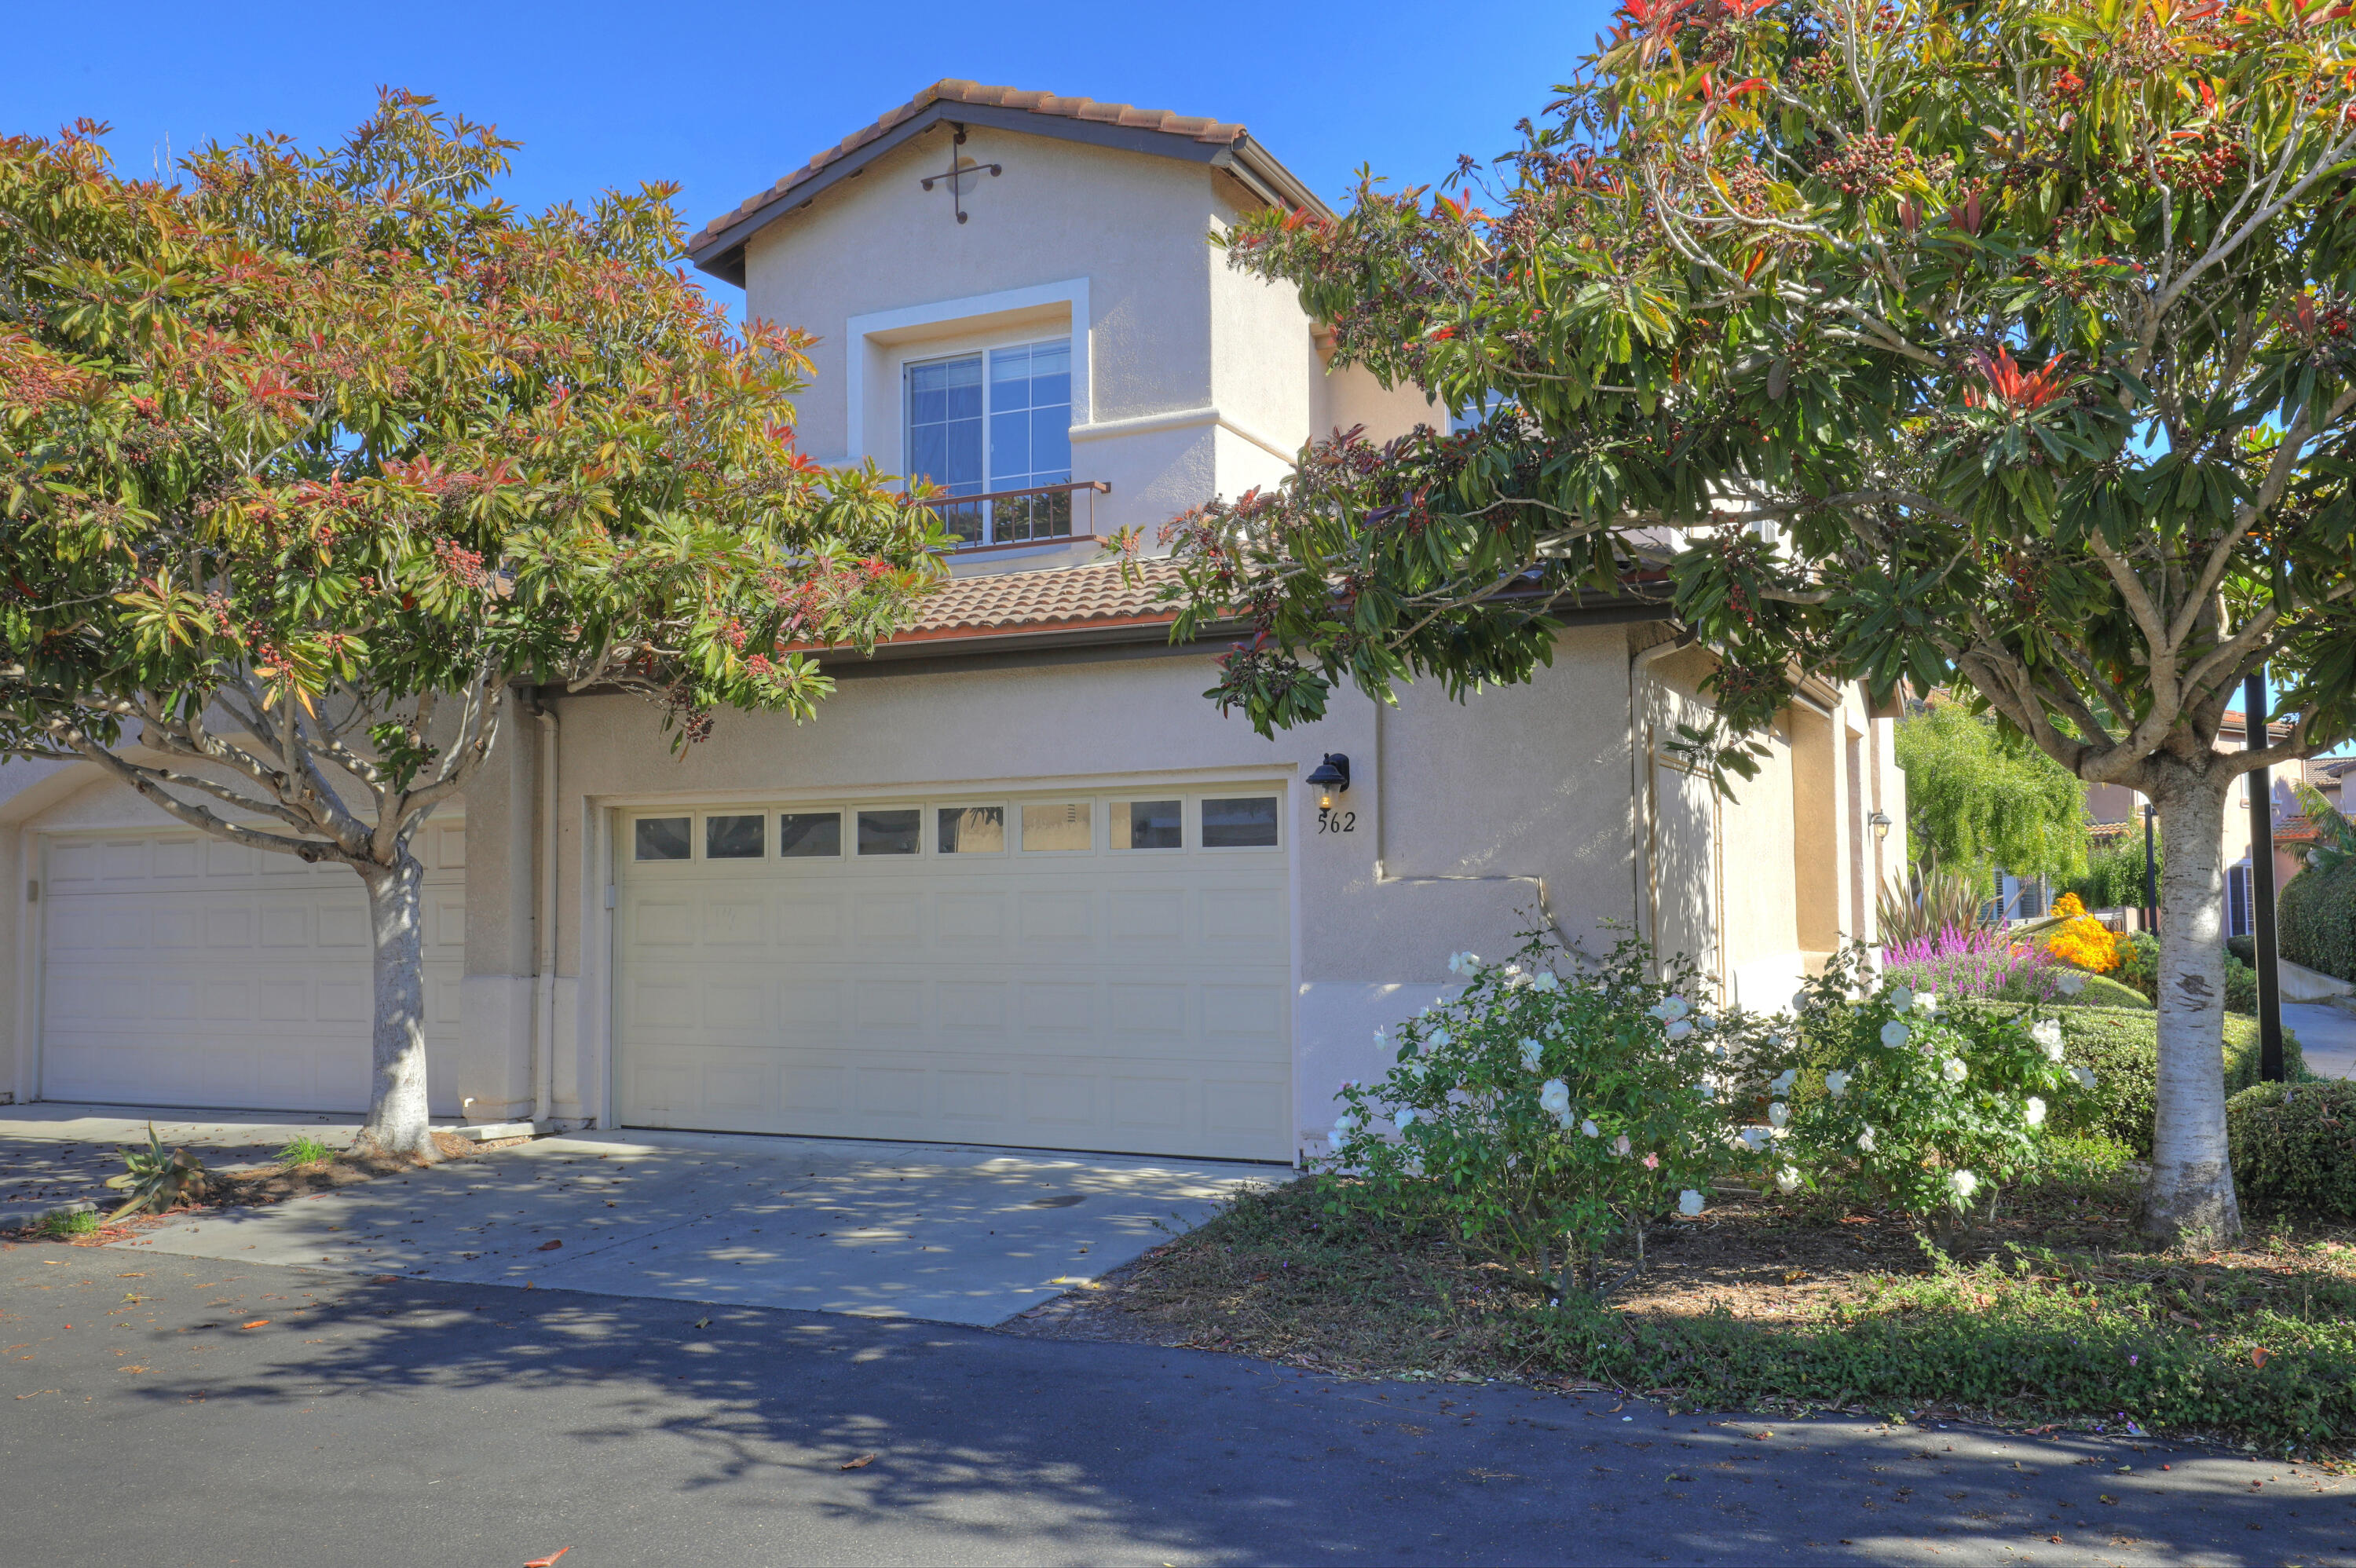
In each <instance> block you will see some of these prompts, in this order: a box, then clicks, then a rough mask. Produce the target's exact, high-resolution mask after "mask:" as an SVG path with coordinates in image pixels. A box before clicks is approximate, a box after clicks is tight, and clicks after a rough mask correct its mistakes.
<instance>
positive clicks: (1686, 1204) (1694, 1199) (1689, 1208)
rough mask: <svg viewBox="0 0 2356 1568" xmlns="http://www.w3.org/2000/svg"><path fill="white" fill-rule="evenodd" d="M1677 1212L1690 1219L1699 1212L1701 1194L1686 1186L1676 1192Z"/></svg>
mask: <svg viewBox="0 0 2356 1568" xmlns="http://www.w3.org/2000/svg"><path fill="white" fill-rule="evenodd" d="M1677 1212H1678V1213H1680V1214H1683V1215H1684V1216H1685V1217H1686V1218H1687V1219H1688V1220H1690V1219H1692V1218H1693V1217H1694V1216H1695V1215H1697V1214H1698V1213H1700V1212H1701V1194H1700V1193H1698V1192H1696V1191H1695V1190H1694V1189H1692V1188H1690V1187H1688V1188H1687V1189H1685V1190H1684V1191H1683V1192H1680V1193H1678V1194H1677Z"/></svg>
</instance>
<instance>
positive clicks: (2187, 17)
mask: <svg viewBox="0 0 2356 1568" xmlns="http://www.w3.org/2000/svg"><path fill="white" fill-rule="evenodd" d="M2349 12H2350V7H2349V6H2348V5H2345V4H2341V3H2340V0H2251V3H2250V4H2246V5H2238V6H2233V7H2230V8H2229V7H2227V6H2224V5H2219V4H2217V3H2215V0H2200V3H2195V0H2058V3H2056V0H1895V3H1891V0H1780V3H1778V0H1736V3H1729V0H1631V3H1630V4H1629V5H1627V6H1626V8H1625V9H1624V10H1623V11H1622V13H1621V14H1620V16H1619V18H1618V26H1617V27H1616V29H1615V31H1614V32H1613V34H1612V36H1611V37H1609V38H1607V39H1605V40H1602V41H1601V44H1600V46H1599V48H1598V50H1597V52H1596V53H1595V54H1594V55H1593V56H1592V57H1591V58H1590V59H1588V60H1587V61H1586V62H1585V63H1584V65H1583V67H1582V72H1581V74H1580V77H1579V79H1578V80H1576V81H1574V82H1573V83H1572V84H1571V85H1569V86H1568V87H1566V88H1564V89H1562V90H1560V98H1559V101H1558V102H1557V103H1556V104H1554V105H1553V106H1552V107H1551V109H1550V110H1549V112H1548V113H1547V116H1546V117H1545V120H1544V123H1542V124H1534V123H1529V122H1525V123H1524V124H1523V126H1522V130H1523V133H1524V136H1525V141H1524V144H1523V145H1522V146H1521V147H1520V148H1519V150H1518V151H1516V152H1515V153H1514V154H1513V155H1510V156H1508V157H1506V158H1505V159H1502V160H1500V161H1499V163H1498V164H1497V165H1495V166H1494V170H1492V171H1490V172H1488V173H1485V174H1484V173H1483V172H1482V171H1480V170H1479V169H1478V167H1477V166H1476V165H1472V163H1471V162H1470V161H1469V160H1467V161H1466V163H1465V164H1464V165H1462V166H1461V167H1460V170H1459V175H1460V176H1461V177H1462V182H1463V184H1462V188H1463V189H1464V190H1465V191H1466V192H1467V194H1468V196H1469V197H1471V199H1469V200H1466V199H1458V198H1455V197H1447V198H1436V199H1432V200H1430V201H1427V200H1425V199H1424V196H1425V194H1426V193H1424V192H1422V191H1420V190H1408V191H1392V190H1389V189H1387V188H1386V187H1381V186H1379V185H1377V184H1375V183H1371V182H1370V183H1369V184H1367V185H1366V186H1365V187H1364V188H1363V189H1362V190H1361V191H1360V193H1359V197H1358V199H1357V201H1356V203H1355V206H1354V207H1353V208H1352V209H1351V210H1350V211H1349V212H1348V213H1347V214H1346V215H1345V216H1344V217H1342V218H1341V219H1338V220H1321V219H1273V218H1269V219H1258V220H1256V221H1253V222H1250V223H1247V224H1244V225H1242V226H1240V227H1239V229H1237V231H1236V232H1235V233H1233V234H1232V235H1231V236H1230V237H1229V238H1228V240H1226V243H1227V244H1228V245H1229V247H1230V251H1229V260H1230V262H1231V264H1233V265H1236V266H1237V267H1240V268H1243V269H1245V270H1247V271H1248V272H1254V273H1256V274H1258V275H1260V276H1262V277H1266V278H1269V279H1272V280H1282V281H1287V282H1290V283H1294V284H1296V285H1298V287H1299V288H1300V291H1301V298H1302V300H1303V303H1304V304H1305V305H1306V306H1307V307H1308V308H1309V309H1310V310H1311V311H1312V313H1313V314H1315V315H1317V316H1318V317H1319V318H1321V319H1322V320H1323V321H1325V322H1327V323H1329V324H1331V327H1332V330H1333V336H1334V343H1335V349H1336V356H1337V357H1338V358H1339V359H1340V360H1342V361H1344V362H1348V363H1357V364H1363V365H1365V366H1367V367H1369V368H1372V369H1373V370H1374V371H1375V372H1376V374H1377V375H1378V376H1379V377H1381V378H1382V379H1385V380H1386V382H1387V383H1393V384H1397V383H1413V384H1416V385H1419V386H1421V387H1423V388H1425V389H1429V390H1430V391H1431V392H1432V393H1433V394H1435V395H1436V396H1437V397H1438V399H1439V400H1440V401H1442V402H1443V403H1444V404H1445V405H1446V406H1447V407H1448V408H1449V409H1450V410H1451V411H1454V412H1455V413H1457V414H1460V415H1465V414H1480V415H1482V416H1483V417H1481V418H1480V419H1479V422H1478V423H1477V424H1476V425H1475V426H1474V428H1472V429H1471V430H1469V431H1466V432H1463V433H1461V434H1453V435H1450V434H1441V433H1438V432H1432V431H1428V430H1427V431H1423V432H1418V433H1416V434H1415V435H1412V436H1409V437H1408V438H1405V439H1403V440H1400V441H1398V442H1395V443H1391V444H1390V445H1388V446H1387V447H1384V448H1381V449H1376V448H1374V447H1372V446H1371V445H1369V444H1367V443H1365V442H1363V441H1361V440H1358V439H1355V437H1352V436H1337V437H1336V438H1335V439H1334V440H1333V441H1330V442H1327V443H1322V444H1320V445H1318V446H1317V447H1315V448H1313V449H1312V450H1311V451H1309V452H1307V453H1304V454H1303V458H1302V461H1301V464H1300V466H1299V469H1298V471H1297V473H1296V475H1294V477H1293V478H1292V479H1291V480H1290V482H1289V483H1288V484H1287V485H1284V486H1283V487H1281V488H1280V490H1277V491H1272V492H1269V493H1266V494H1256V495H1253V496H1246V497H1243V498H1241V499H1239V500H1236V501H1233V502H1222V503H1218V504H1215V505H1213V506H1210V507H1205V508H1204V509H1202V510H1200V511H1198V512H1196V513H1193V514H1190V515H1189V516H1187V517H1183V518H1181V519H1180V520H1179V521H1178V522H1177V523H1176V524H1174V525H1173V528H1172V530H1171V534H1172V539H1173V541H1174V549H1175V551H1176V554H1177V556H1178V558H1179V560H1181V561H1182V562H1183V568H1184V577H1183V584H1182V585H1181V587H1180V588H1179V590H1177V592H1179V593H1180V594H1181V595H1182V596H1183V601H1184V613H1183V614H1182V617H1181V620H1180V624H1179V628H1178V631H1179V635H1188V634H1190V633H1192V632H1193V630H1194V628H1195V627H1196V626H1197V625H1199V624H1203V623H1204V622H1205V621H1206V620H1207V619H1209V618H1212V617H1215V616H1218V615H1226V614H1233V613H1237V609H1238V607H1240V609H1241V611H1242V613H1244V614H1246V615H1247V616H1248V618H1249V619H1250V620H1251V621H1252V622H1253V623H1254V632H1255V635H1254V637H1253V640H1252V641H1251V642H1250V643H1249V644H1248V645H1245V646H1243V647H1242V648H1240V649H1239V650H1238V651H1237V654H1236V655H1235V656H1232V657H1231V658H1230V659H1229V660H1228V662H1227V664H1226V674H1225V677H1224V680H1223V683H1222V685H1221V686H1220V688H1218V689H1217V690H1216V691H1215V693H1214V695H1215V697H1216V699H1218V700H1220V701H1221V702H1222V703H1224V704H1226V705H1227V706H1230V707H1240V708H1241V709H1244V710H1245V711H1246V712H1247V713H1248V716H1249V717H1250V718H1251V719H1252V720H1253V721H1254V722H1255V723H1257V724H1258V725H1259V726H1260V727H1261V728H1263V729H1269V728H1272V727H1275V726H1278V725H1283V724H1290V723H1293V722H1297V721H1299V720H1303V719H1306V718H1311V717H1313V716H1315V715H1316V714H1317V713H1319V712H1321V711H1322V710H1323V705H1324V703H1325V701H1326V699H1327V695H1328V693H1329V691H1330V689H1331V688H1332V686H1333V683H1334V682H1335V681H1337V680H1348V681H1351V682H1354V683H1355V684H1356V685H1358V686H1359V687H1361V688H1363V689H1365V690H1366V691H1368V692H1370V693H1373V694H1376V695H1377V696H1387V694H1388V692H1389V690H1390V688H1391V686H1392V685H1393V683H1394V682H1396V681H1398V680H1401V679H1406V678H1411V677H1417V676H1436V677H1440V679H1442V680H1443V681H1445V682H1446V683H1447V684H1448V685H1449V686H1450V687H1451V689H1455V690H1460V691H1461V690H1462V689H1465V688H1470V687H1472V686H1473V685H1476V684H1478V683H1481V682H1489V681H1511V680H1518V679H1523V678H1526V677H1527V676H1528V674H1529V673H1530V670H1531V668H1532V667H1534V666H1535V664H1537V662H1538V661H1539V660H1542V659H1544V658H1545V657H1546V656H1547V652H1548V649H1549V647H1550V645H1551V639H1552V637H1553V635H1554V631H1555V626H1556V623H1555V622H1554V620H1553V619H1552V618H1551V617H1550V615H1549V614H1548V610H1549V607H1550V606H1551V605H1552V604H1554V603H1559V602H1562V601H1563V600H1565V599H1567V598H1569V596H1572V595H1576V594H1580V593H1583V592H1584V593H1599V594H1607V595H1608V594H1637V595H1644V594H1648V593H1650V594H1655V595H1656V596H1658V597H1659V598H1660V599H1661V600H1662V601H1663V602H1664V603H1670V604H1673V605H1674V608H1675V611H1676V615H1677V616H1678V618H1679V619H1681V620H1682V621H1683V622H1684V624H1686V625H1687V627H1688V628H1689V629H1690V630H1691V632H1692V633H1693V635H1696V636H1697V637H1699V638H1700V639H1702V640H1703V641H1704V642H1705V643H1707V644H1708V645H1709V646H1710V647H1711V648H1712V649H1714V650H1715V651H1716V653H1717V654H1718V655H1719V658H1720V660H1721V665H1720V669H1719V676H1718V677H1717V679H1716V681H1715V684H1714V688H1713V692H1712V696H1713V699H1714V700H1715V704H1716V709H1717V720H1716V723H1715V726H1714V727H1713V728H1712V729H1711V730H1710V731H1708V732H1706V733H1705V732H1692V733H1688V734H1687V736H1686V737H1685V740H1686V742H1687V745H1688V747H1689V748H1690V749H1691V750H1692V752H1694V754H1695V755H1696V756H1697V758H1698V759H1700V760H1702V761H1705V762H1707V763H1708V764H1709V765H1710V766H1711V767H1712V768H1713V769H1714V770H1716V772H1717V773H1718V774H1719V777H1720V779H1721V780H1724V779H1725V778H1726V777H1727V776H1729V775H1730V774H1742V773H1748V772H1749V771H1750V770H1751V768H1752V767H1754V766H1755V762H1754V760H1753V758H1754V756H1755V752H1753V750H1752V749H1751V742H1750V741H1748V740H1747V739H1746V737H1748V736H1749V735H1751V734H1753V733H1755V732H1757V731H1759V730H1760V729H1761V728H1762V726H1764V725H1765V724H1767V723H1768V722H1770V721H1771V720H1772V717H1773V716H1774V715H1775V714H1776V712H1777V711H1778V710H1779V709H1782V708H1783V706H1784V705H1785V704H1786V703H1787V702H1788V701H1789V699H1790V698H1791V694H1792V689H1793V679H1794V674H1795V672H1802V671H1808V672H1820V673H1822V674H1825V675H1827V676H1831V677H1836V678H1840V679H1857V680H1862V681H1864V682H1865V683H1867V684H1868V686H1869V688H1871V689H1872V690H1874V691H1875V692H1876V693H1877V694H1879V695H1881V696H1884V697H1886V696H1888V695H1889V694H1890V693H1891V692H1892V691H1893V690H1894V689H1895V688H1898V686H1899V685H1900V684H1901V682H1908V683H1912V684H1913V685H1915V686H1917V687H1922V688H1932V687H1942V688H1944V687H1949V686H1954V687H1958V688H1961V689H1962V690H1964V691H1965V692H1966V693H1967V694H1969V695H1970V697H1971V698H1972V699H1973V700H1974V701H1975V702H1976V705H1977V706H1978V707H1979V708H1980V709H1982V710H1984V711H1991V712H1993V713H1994V715H1995V716H1996V718H1997V721H1998V722H1999V723H2001V724H2002V725H2004V726H2005V727H2006V728H2007V729H2008V730H2009V731H2014V732H2016V733H2018V734H2019V735H2021V736H2024V737H2026V738H2027V739H2028V740H2029V741H2032V742H2033V743H2034V744H2036V745H2037V746H2038V747H2040V749H2042V750H2043V751H2044V752H2046V753H2047V754H2048V755H2049V756H2051V757H2052V758H2054V759H2055V760H2056V761H2057V762H2059V763H2061V765H2062V766H2064V767H2066V768H2068V769H2069V770H2070V771H2071V772H2072V773H2074V774H2076V775H2077V776H2078V777H2080V778H2082V779H2084V780H2086V781H2088V782H2091V783H2111V784H2127V785H2130V786H2132V787H2133V788H2135V789H2136V790H2139V791H2141V792H2142V793H2143V794H2144V795H2147V797H2148V798H2150V799H2151V800H2153V801H2155V802H2156V803H2157V804H2158V807H2159V811H2160V815H2161V822H2162V824H2163V827H2164V829H2165V831H2166V833H2167V837H2168V850H2169V853H2168V866H2167V876H2166V880H2165V884H2164V888H2165V891H2164V892H2163V894H2162V903H2163V908H2164V911H2165V923H2164V928H2163V935H2162V955H2161V967H2162V980H2161V986H2160V1001H2159V1008H2160V1019H2159V1028H2160V1066H2159V1092H2158V1105H2159V1109H2158V1127H2157V1129H2156V1137H2155V1143H2154V1147H2155V1153H2154V1157H2153V1161H2152V1168H2151V1175H2150V1178H2149V1181H2148V1184H2147V1189H2146V1195H2145V1197H2146V1201H2145V1210H2144V1223H2145V1225H2146V1226H2147V1229H2149V1230H2150V1231H2151V1232H2154V1233H2155V1234H2159V1235H2181V1234H2185V1233H2189V1232H2211V1233H2215V1234H2219V1235H2231V1234H2233V1233H2234V1232H2237V1231H2238V1230H2239V1228H2240V1218H2239V1211H2238V1207H2237V1204H2236V1202H2235V1200H2234V1195H2233V1179H2232V1173H2231V1169H2230V1167H2229V1164H2228V1161H2227V1153H2226V1145H2225V1127H2224V1115H2223V1103H2222V1072H2221V1064H2220V1053H2219V1039H2220V1033H2221V1029H2222V1008H2223V1001H2224V983H2223V981H2224V976H2223V968H2222V965H2223V954H2222V947H2221V944H2220V941H2219V935H2220V927H2221V913H2222V896H2223V890H2222V877H2223V869H2224V868H2223V866H2222V863H2221V861H2222V848H2221V842H2222V819H2223V810H2224V803H2225V801H2226V798H2227V795H2228V793H2229V790H2230V789H2231V787H2232V785H2233V782H2234V781H2235V780H2236V779H2237V778H2239V777H2240V776H2241V775H2243V774H2244V773H2247V772H2249V771H2250V770H2252V769H2254V768H2256V767H2259V766H2265V765H2278V764H2281V763H2286V762H2288V761H2291V760H2293V759H2295V758H2298V757H2303V756H2308V755H2312V754H2314V753H2316V752H2320V751H2323V750H2327V749H2329V747H2330V746H2332V745H2334V744H2336V743H2337V742H2338V741H2340V740H2342V739H2343V738H2345V737H2346V736H2348V735H2349V734H2350V733H2351V728H2356V549H2351V546H2352V545H2356V503H2352V502H2351V496H2350V493H2349V478H2350V475H2351V462H2356V339H2351V305H2356V276H2351V268H2356V108H2351V105H2356V91H2351V89H2356V24H2351V20H2350V15H2349ZM1671 552H1673V559H1670V560H1667V561H1666V571H1665V573H1663V572H1660V571H1657V570H1654V571H1648V570H1646V564H1645V563H1647V562H1648V561H1650V562H1656V563H1657V562H1660V561H1661V560H1663V556H1664V554H1665V553H1671ZM2262 666H2263V667H2267V668H2268V669H2269V670H2270V671H2271V673H2272V676H2273V679H2274V682H2275V685H2276V689H2277V691H2278V692H2279V694H2280V696H2279V699H2278V702H2279V706H2280V708H2281V709H2284V710H2286V716H2287V717H2288V719H2289V720H2290V729H2289V732H2288V734H2287V736H2286V738H2284V739H2281V740H2279V741H2276V742H2275V743H2273V744H2264V743H2262V744H2261V745H2259V746H2258V747H2257V748H2256V749H2254V750H2249V751H2233V752H2228V751H2224V750H2221V749H2220V747H2219V746H2218V743H2217V736H2218V731H2219V728H2220V724H2221V721H2222V718H2223V716H2224V713H2225V709H2226V707H2227V705H2228V703H2229V702H2231V701H2233V700H2234V699H2235V698H2236V695H2237V693H2238V691H2239V688H2240V686H2241V683H2242V681H2243V680H2244V677H2246V676H2248V675H2249V674H2251V673H2252V672H2254V671H2255V670H2257V669H2258V668H2260V667H2262ZM2264 739H2265V737H2264V736H2263V734H2262V735H2261V741H2264Z"/></svg>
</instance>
